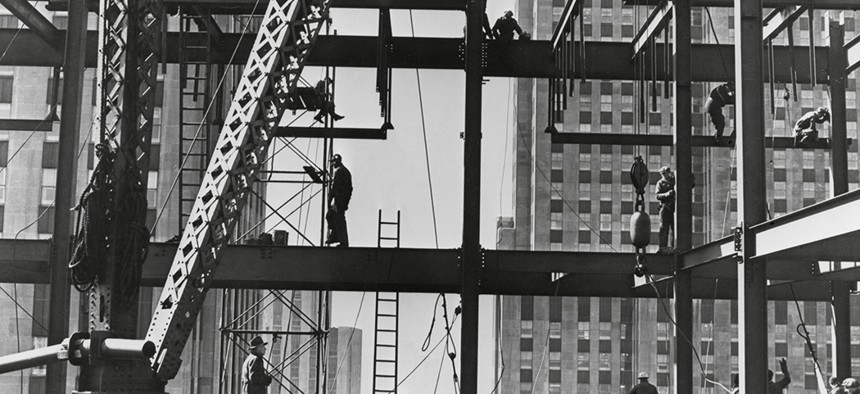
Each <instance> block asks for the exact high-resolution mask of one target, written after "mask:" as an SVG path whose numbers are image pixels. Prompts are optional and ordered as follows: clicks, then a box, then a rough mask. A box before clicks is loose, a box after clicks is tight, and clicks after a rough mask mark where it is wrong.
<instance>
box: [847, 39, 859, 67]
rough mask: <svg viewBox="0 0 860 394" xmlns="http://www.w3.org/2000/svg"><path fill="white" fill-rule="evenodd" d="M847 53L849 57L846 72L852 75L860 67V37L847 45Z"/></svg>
mask: <svg viewBox="0 0 860 394" xmlns="http://www.w3.org/2000/svg"><path fill="white" fill-rule="evenodd" d="M845 53H846V55H847V56H848V67H847V68H846V69H845V70H846V71H847V72H848V73H850V72H852V71H854V70H856V69H857V68H858V67H860V35H857V37H854V39H852V40H851V41H849V42H848V43H847V44H845Z"/></svg>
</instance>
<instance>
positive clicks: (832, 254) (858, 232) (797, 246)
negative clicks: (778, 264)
mask: <svg viewBox="0 0 860 394" xmlns="http://www.w3.org/2000/svg"><path fill="white" fill-rule="evenodd" d="M858 212H860V190H854V191H851V192H848V193H845V194H842V195H840V196H837V197H834V198H831V199H828V200H825V201H822V202H820V203H818V204H815V205H812V206H809V207H806V208H803V209H801V210H798V211H794V212H792V213H789V214H787V215H784V216H781V217H778V218H776V219H773V220H769V221H767V222H764V223H761V224H759V225H756V226H753V227H751V228H750V231H751V232H753V233H754V234H755V237H756V255H755V258H762V257H768V258H770V257H773V256H776V257H779V258H794V257H797V258H808V257H813V256H814V258H815V259H817V260H836V261H839V260H842V261H853V260H857V256H860V254H858V252H860V242H858V240H860V222H857V221H856V220H850V219H847V218H856V217H857V213H858ZM810 255H811V256H810Z"/></svg>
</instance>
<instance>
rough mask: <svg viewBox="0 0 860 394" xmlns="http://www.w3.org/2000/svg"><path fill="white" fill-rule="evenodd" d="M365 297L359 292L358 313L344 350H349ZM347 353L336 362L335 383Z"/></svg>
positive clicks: (364, 293)
mask: <svg viewBox="0 0 860 394" xmlns="http://www.w3.org/2000/svg"><path fill="white" fill-rule="evenodd" d="M365 295H367V292H366V291H362V292H361V301H359V302H358V312H356V313H355V320H353V322H352V330H351V331H350V332H349V339H347V340H346V349H349V344H350V343H351V342H352V336H353V334H355V330H356V328H355V327H357V326H356V325H357V324H358V317H359V316H361V307H362V306H363V305H364V296H365ZM347 353H348V352H344V353H343V354H342V355H341V356H340V360H338V362H337V368H336V369H335V370H334V379H333V380H334V381H335V382H337V375H338V374H339V373H340V367H341V365H343V361H344V360H346V355H347Z"/></svg>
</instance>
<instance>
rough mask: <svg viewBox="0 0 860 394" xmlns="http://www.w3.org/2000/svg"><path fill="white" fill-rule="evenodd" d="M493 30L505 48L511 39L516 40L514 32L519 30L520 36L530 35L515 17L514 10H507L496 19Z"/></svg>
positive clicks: (501, 45) (500, 44)
mask: <svg viewBox="0 0 860 394" xmlns="http://www.w3.org/2000/svg"><path fill="white" fill-rule="evenodd" d="M492 30H493V36H494V37H495V38H496V39H497V40H499V46H500V47H502V48H503V49H507V47H508V45H510V43H511V41H513V40H514V32H517V35H518V36H519V37H520V38H525V37H528V34H527V33H524V32H523V29H522V28H521V27H520V24H519V22H517V20H516V19H514V12H513V11H511V10H507V11H505V13H504V14H503V15H502V16H501V17H499V19H496V23H495V24H493V29H492Z"/></svg>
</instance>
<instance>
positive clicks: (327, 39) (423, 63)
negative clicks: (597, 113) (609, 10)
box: [0, 29, 828, 83]
mask: <svg viewBox="0 0 860 394" xmlns="http://www.w3.org/2000/svg"><path fill="white" fill-rule="evenodd" d="M16 32H18V30H17V29H0V47H3V48H5V47H7V46H9V44H10V42H12V37H13V36H14V35H15V34H16ZM62 33H63V34H65V31H62ZM239 37H240V35H239V34H225V35H224V43H223V45H222V46H221V47H219V49H218V50H216V51H215V52H214V53H213V63H216V64H226V63H227V62H228V61H229V60H230V55H231V53H232V51H233V48H234V46H235V45H240V49H239V51H238V52H237V53H239V54H246V53H249V52H250V48H251V41H253V36H246V38H245V39H244V41H243V42H241V43H240V42H239ZM205 38H206V35H205V34H202V33H196V34H190V35H189V45H195V43H203V41H204V40H205ZM87 40H88V43H87V66H88V67H94V66H95V63H96V51H97V49H98V46H97V45H96V44H97V34H96V32H90V34H89V36H88V38H87ZM179 42H180V41H179V36H178V33H170V34H168V37H167V43H168V46H167V48H166V50H165V56H166V58H167V62H169V63H177V62H178V61H179V51H180V45H179ZM462 44H463V41H462V40H461V39H457V38H420V37H419V38H406V37H395V38H394V39H393V41H392V45H393V48H394V49H393V52H392V54H391V67H393V68H416V67H417V68H424V69H440V70H462V69H463V60H462V58H461V54H460V49H461V45H462ZM579 45H580V44H579V43H576V44H575V53H576V54H577V57H579V56H580V55H579V53H580V51H579V49H578V48H579ZM662 45H663V44H657V50H658V51H660V50H662ZM630 48H631V47H630V44H629V43H621V42H600V41H593V42H586V43H585V62H584V63H583V64H585V70H584V73H585V76H586V77H587V78H589V79H607V80H633V78H634V67H633V64H632V63H630V61H629V60H630ZM499 50H500V49H499V48H498V42H496V41H489V42H487V63H488V65H487V68H486V69H485V70H484V75H485V76H489V77H520V78H548V77H560V76H561V73H560V72H559V70H557V69H556V66H555V64H554V63H553V60H552V55H551V44H550V42H549V41H537V40H535V41H514V42H513V43H512V44H511V46H510V48H509V50H508V51H507V52H506V53H499ZM692 51H693V52H692V57H693V59H696V60H698V61H697V62H696V64H694V65H693V67H692V69H693V74H692V78H693V81H727V80H730V79H732V78H734V76H732V75H726V72H725V70H723V68H722V65H721V62H718V61H713V59H719V57H720V56H721V54H722V56H724V57H725V59H726V63H727V64H733V63H734V49H733V46H732V45H721V46H718V45H716V44H693V47H692ZM376 52H377V42H376V38H375V37H358V36H322V37H319V39H318V41H317V43H316V44H315V46H314V50H313V53H312V54H311V56H310V58H309V59H308V62H307V65H311V66H335V67H359V68H375V67H376V65H377V62H376ZM774 52H775V53H774V55H775V58H776V63H777V64H780V65H782V64H786V65H787V64H789V63H790V62H789V50H788V47H784V46H777V47H775V48H774ZM245 58H246V57H245V56H244V55H239V56H236V57H235V58H234V59H233V62H232V63H233V64H243V63H244V59H245ZM794 58H795V63H796V64H797V77H798V83H809V82H810V79H809V48H807V47H800V46H798V47H795V50H794ZM827 59H828V49H827V48H826V47H817V48H816V62H817V63H818V64H827ZM62 60H63V49H62V48H61V49H54V48H51V47H50V46H49V45H48V44H46V43H45V42H44V41H42V40H41V39H40V38H39V37H38V36H37V35H35V34H34V33H32V32H30V31H29V30H22V31H21V32H20V33H18V37H17V38H15V39H14V43H12V45H11V46H9V51H8V53H7V54H6V56H5V57H4V58H3V60H2V63H0V64H2V65H15V66H41V67H53V66H58V65H61V64H62ZM189 60H190V61H197V60H204V59H189ZM662 62H663V60H662V57H661V59H658V62H657V78H658V80H662V79H663V64H662ZM578 64H579V63H578ZM765 69H767V67H765ZM582 71H583V70H580V69H577V72H576V73H574V75H573V77H574V78H579V77H581V72H582ZM817 71H818V73H817V82H819V83H826V82H827V70H826V68H825V67H818V68H817ZM762 72H764V71H762ZM648 73H650V71H647V70H646V74H648ZM776 79H777V81H778V82H790V75H789V68H788V67H787V66H786V67H777V69H776Z"/></svg>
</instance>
